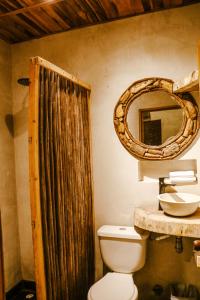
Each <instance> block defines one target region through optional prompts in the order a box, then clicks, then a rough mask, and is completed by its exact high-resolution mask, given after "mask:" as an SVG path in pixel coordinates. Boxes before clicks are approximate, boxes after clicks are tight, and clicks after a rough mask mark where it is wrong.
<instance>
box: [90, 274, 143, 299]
mask: <svg viewBox="0 0 200 300" xmlns="http://www.w3.org/2000/svg"><path fill="white" fill-rule="evenodd" d="M102 299H104V300H138V289H137V287H136V285H135V284H134V281H133V278H132V274H122V273H115V272H110V273H107V274H106V275H105V276H104V277H103V278H101V279H100V280H99V281H97V282H96V283H95V284H94V285H93V286H91V288H90V289H89V292H88V297H87V300H102Z"/></svg>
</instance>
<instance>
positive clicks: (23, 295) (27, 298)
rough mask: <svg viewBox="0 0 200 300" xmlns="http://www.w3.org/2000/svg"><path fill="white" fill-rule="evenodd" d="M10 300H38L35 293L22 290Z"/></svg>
mask: <svg viewBox="0 0 200 300" xmlns="http://www.w3.org/2000/svg"><path fill="white" fill-rule="evenodd" d="M9 300H36V295H35V291H32V290H27V289H22V290H20V291H19V292H17V293H16V295H13V296H12V297H11V298H9Z"/></svg>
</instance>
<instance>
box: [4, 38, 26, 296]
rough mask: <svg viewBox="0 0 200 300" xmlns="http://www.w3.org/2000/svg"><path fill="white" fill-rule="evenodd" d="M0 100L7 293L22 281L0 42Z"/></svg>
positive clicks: (7, 57) (7, 84)
mask: <svg viewBox="0 0 200 300" xmlns="http://www.w3.org/2000/svg"><path fill="white" fill-rule="evenodd" d="M0 99H1V101H0V165H1V167H0V209H1V214H2V231H3V253H4V265H5V266H4V267H5V285H6V290H9V289H10V288H11V287H13V286H14V285H15V284H16V283H17V282H18V281H19V280H20V279H21V266H20V248H19V234H18V221H17V202H16V187H15V163H14V139H13V119H12V94H11V47H10V45H8V44H6V43H5V42H3V41H0Z"/></svg>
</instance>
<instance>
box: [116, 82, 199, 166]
mask: <svg viewBox="0 0 200 300" xmlns="http://www.w3.org/2000/svg"><path fill="white" fill-rule="evenodd" d="M153 91H165V92H166V93H168V94H169V95H170V96H171V98H172V99H174V100H175V101H176V102H177V103H178V104H179V105H180V106H181V108H182V109H183V122H182V126H181V128H180V130H179V132H178V134H177V135H176V136H173V137H171V138H169V139H168V140H167V141H166V142H164V143H163V144H161V145H159V146H150V145H146V144H143V143H142V142H141V141H139V140H137V139H136V138H134V137H133V136H132V134H131V133H130V131H129V128H128V124H127V114H128V110H129V107H130V105H131V104H132V102H133V101H134V100H135V99H136V98H138V97H139V96H141V95H142V94H144V93H149V92H153ZM114 125H115V130H116V133H117V135H118V137H119V140H120V142H121V143H122V145H123V146H124V147H125V148H126V150H128V152H129V153H130V154H131V155H133V156H135V157H136V158H138V159H148V160H166V159H172V158H175V157H176V156H178V155H179V154H180V153H182V152H183V151H184V150H185V149H186V148H187V147H188V146H189V145H190V144H191V143H192V141H193V140H194V138H195V136H196V135H197V132H198V130H199V119H198V106H197V104H196V102H195V100H194V98H193V97H192V96H191V95H190V94H189V93H187V94H174V93H173V81H172V80H169V79H165V78H145V79H142V80H139V81H136V82H134V83H133V84H132V85H131V86H130V87H129V88H128V89H127V90H126V91H125V92H124V93H123V94H122V96H121V97H120V99H119V101H118V102H117V105H116V106H115V110H114Z"/></svg>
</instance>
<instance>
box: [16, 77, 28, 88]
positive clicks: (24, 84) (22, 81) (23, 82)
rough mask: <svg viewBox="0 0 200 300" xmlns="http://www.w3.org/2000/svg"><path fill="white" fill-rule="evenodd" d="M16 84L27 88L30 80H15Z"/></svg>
mask: <svg viewBox="0 0 200 300" xmlns="http://www.w3.org/2000/svg"><path fill="white" fill-rule="evenodd" d="M17 82H18V83H19V84H21V85H23V86H29V85H30V80H29V78H27V77H26V78H25V77H24V78H19V79H18V80H17Z"/></svg>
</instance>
